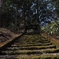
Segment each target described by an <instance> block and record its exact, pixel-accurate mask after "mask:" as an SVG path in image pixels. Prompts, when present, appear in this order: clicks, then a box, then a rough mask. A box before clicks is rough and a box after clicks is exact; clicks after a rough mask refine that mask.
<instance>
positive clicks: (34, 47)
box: [7, 45, 56, 50]
mask: <svg viewBox="0 0 59 59" xmlns="http://www.w3.org/2000/svg"><path fill="white" fill-rule="evenodd" d="M49 48H56V46H55V45H49V46H29V47H12V46H11V47H8V48H7V49H10V50H15V49H16V50H35V49H36V50H39V49H49Z"/></svg>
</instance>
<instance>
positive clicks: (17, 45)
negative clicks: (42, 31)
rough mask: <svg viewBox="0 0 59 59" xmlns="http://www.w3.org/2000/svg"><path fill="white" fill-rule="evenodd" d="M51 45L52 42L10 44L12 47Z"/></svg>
mask: <svg viewBox="0 0 59 59" xmlns="http://www.w3.org/2000/svg"><path fill="white" fill-rule="evenodd" d="M50 45H53V44H52V43H47V44H42V43H41V44H22V45H21V44H13V45H11V46H12V47H30V46H50Z"/></svg>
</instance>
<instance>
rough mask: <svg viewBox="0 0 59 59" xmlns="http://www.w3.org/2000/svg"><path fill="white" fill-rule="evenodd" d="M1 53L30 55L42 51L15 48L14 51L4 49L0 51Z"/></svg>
mask: <svg viewBox="0 0 59 59" xmlns="http://www.w3.org/2000/svg"><path fill="white" fill-rule="evenodd" d="M1 54H2V55H6V54H7V55H22V54H28V55H32V54H39V55H40V54H42V52H40V51H37V50H27V51H26V50H16V51H11V50H5V51H2V52H1Z"/></svg>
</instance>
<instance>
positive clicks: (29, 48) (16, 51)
mask: <svg viewBox="0 0 59 59" xmlns="http://www.w3.org/2000/svg"><path fill="white" fill-rule="evenodd" d="M43 56H44V57H43ZM56 56H57V57H56ZM58 56H59V49H58V48H56V46H55V45H54V44H53V42H51V41H50V40H49V39H46V38H43V37H40V35H24V36H22V37H21V38H19V39H17V40H15V41H14V42H13V44H12V45H11V46H8V47H6V49H5V50H2V51H0V59H40V58H41V59H45V58H46V59H49V58H50V59H52V58H56V59H59V57H58Z"/></svg>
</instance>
